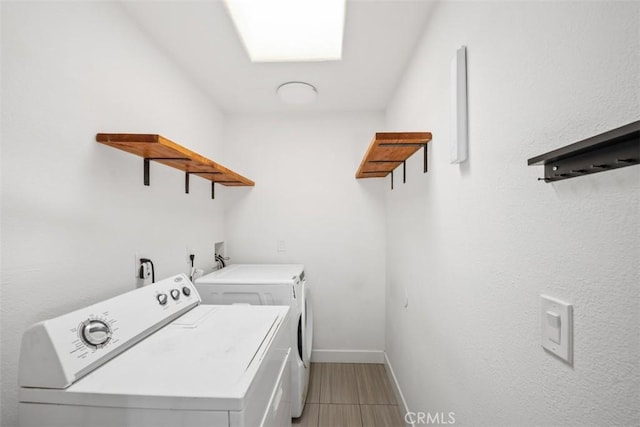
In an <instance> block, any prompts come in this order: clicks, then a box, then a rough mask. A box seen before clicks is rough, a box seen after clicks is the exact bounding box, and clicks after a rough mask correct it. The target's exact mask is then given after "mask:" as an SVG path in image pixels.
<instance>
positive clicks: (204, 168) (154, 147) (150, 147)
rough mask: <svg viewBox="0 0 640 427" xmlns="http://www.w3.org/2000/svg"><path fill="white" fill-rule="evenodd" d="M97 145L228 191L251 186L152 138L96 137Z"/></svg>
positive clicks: (160, 138)
mask: <svg viewBox="0 0 640 427" xmlns="http://www.w3.org/2000/svg"><path fill="white" fill-rule="evenodd" d="M96 141H98V142H99V143H101V144H105V145H109V146H111V147H114V148H118V149H120V150H123V151H126V152H128V153H131V154H135V155H137V156H140V157H142V158H145V159H151V160H153V161H155V162H158V163H162V164H163V165H166V166H170V167H172V168H175V169H179V170H181V171H183V172H189V173H192V174H194V175H198V176H200V177H202V178H204V179H208V180H209V181H214V182H215V183H217V184H222V185H226V186H231V187H243V186H254V185H255V183H254V182H253V181H251V180H250V179H248V178H245V177H244V176H242V175H240V174H238V173H236V172H234V171H232V170H231V169H228V168H226V167H224V166H222V165H221V164H219V163H216V162H214V161H213V160H209V159H207V158H206V157H203V156H201V155H200V154H198V153H196V152H194V151H191V150H189V149H188V148H185V147H183V146H182V145H180V144H177V143H175V142H173V141H171V140H170V139H168V138H165V137H163V136H161V135H155V134H135V133H99V134H97V135H96Z"/></svg>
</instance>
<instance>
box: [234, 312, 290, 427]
mask: <svg viewBox="0 0 640 427" xmlns="http://www.w3.org/2000/svg"><path fill="white" fill-rule="evenodd" d="M288 331H289V317H288V316H287V317H286V318H285V321H284V322H283V324H282V325H280V327H279V330H278V333H277V334H276V336H275V337H274V338H273V341H272V342H271V346H270V348H269V351H268V352H267V354H266V355H265V356H264V358H263V360H262V361H261V362H260V363H261V364H262V366H261V368H260V370H259V371H258V373H257V375H256V377H255V378H254V380H253V382H252V384H251V386H250V388H249V391H248V392H247V396H246V402H247V403H246V407H245V410H244V411H232V412H230V415H229V424H230V426H231V427H254V426H260V425H262V422H263V421H264V419H265V418H268V414H270V413H273V412H276V413H277V414H276V416H280V417H281V413H282V411H285V412H286V416H287V420H288V422H289V423H290V422H291V404H290V403H287V401H288V402H290V401H291V387H292V384H291V377H290V376H289V375H288V374H290V356H291V336H290V335H289V333H288ZM285 373H286V374H285ZM283 375H286V378H287V380H286V382H283V381H282V377H283ZM274 387H276V388H278V387H280V388H281V390H282V394H281V395H280V396H276V397H277V398H274V393H276V391H277V390H276V389H274ZM280 405H283V406H280ZM274 406H275V410H274ZM284 425H289V424H280V426H284Z"/></svg>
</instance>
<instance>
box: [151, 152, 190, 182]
mask: <svg viewBox="0 0 640 427" xmlns="http://www.w3.org/2000/svg"><path fill="white" fill-rule="evenodd" d="M151 160H174V161H177V162H190V161H191V159H188V158H186V157H145V158H144V172H143V181H144V185H146V186H149V169H150V168H149V163H151Z"/></svg>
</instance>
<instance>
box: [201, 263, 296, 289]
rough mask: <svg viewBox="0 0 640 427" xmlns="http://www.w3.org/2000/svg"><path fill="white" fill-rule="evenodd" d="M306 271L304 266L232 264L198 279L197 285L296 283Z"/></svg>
mask: <svg viewBox="0 0 640 427" xmlns="http://www.w3.org/2000/svg"><path fill="white" fill-rule="evenodd" d="M303 271H304V265H302V264H232V265H230V266H227V267H225V268H222V269H220V270H216V271H214V272H213V273H210V274H207V275H205V276H202V277H200V278H198V279H196V283H197V284H206V283H216V284H239V285H242V284H245V285H248V284H275V283H294V282H295V281H296V280H299V279H300V275H301V274H302V272H303Z"/></svg>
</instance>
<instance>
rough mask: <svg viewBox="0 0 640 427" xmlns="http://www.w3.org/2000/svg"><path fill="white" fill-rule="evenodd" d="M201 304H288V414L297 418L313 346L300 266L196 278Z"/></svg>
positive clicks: (239, 269) (238, 268) (244, 268)
mask: <svg viewBox="0 0 640 427" xmlns="http://www.w3.org/2000/svg"><path fill="white" fill-rule="evenodd" d="M195 285H196V288H197V289H198V292H199V293H200V297H201V298H202V302H203V303H204V304H243V303H244V304H251V305H285V304H286V305H289V306H290V307H291V310H290V312H289V315H290V323H291V340H292V341H291V343H292V353H293V354H292V357H291V369H292V371H291V381H292V390H291V393H292V402H291V415H292V416H293V417H294V418H297V417H300V416H301V415H302V411H303V409H304V402H305V399H306V397H307V390H308V388H309V373H310V370H311V351H312V345H313V307H312V300H311V291H310V290H309V285H308V283H307V281H306V280H305V274H304V265H302V264H232V265H229V266H227V267H224V268H222V269H220V270H217V271H214V272H213V273H210V274H207V275H205V276H202V277H200V278H198V279H196V283H195Z"/></svg>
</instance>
